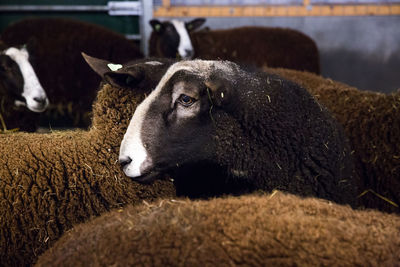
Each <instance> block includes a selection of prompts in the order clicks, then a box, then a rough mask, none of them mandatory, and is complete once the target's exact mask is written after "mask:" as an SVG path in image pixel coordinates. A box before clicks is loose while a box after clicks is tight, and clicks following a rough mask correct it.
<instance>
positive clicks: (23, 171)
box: [0, 57, 175, 266]
mask: <svg viewBox="0 0 400 267" xmlns="http://www.w3.org/2000/svg"><path fill="white" fill-rule="evenodd" d="M87 60H88V62H89V64H91V66H92V67H93V68H94V69H95V70H96V71H97V72H98V73H99V74H101V75H102V76H103V77H104V78H105V79H106V80H107V81H108V82H109V83H111V85H110V84H103V85H102V86H101V90H100V91H99V94H98V97H97V100H96V102H95V103H94V106H93V114H94V115H93V124H92V126H91V129H90V130H89V131H83V130H79V131H63V132H54V133H49V134H38V133H15V134H8V135H1V136H0V155H2V156H1V157H0V166H1V168H0V177H1V178H0V214H1V216H0V262H1V264H4V265H6V266H25V265H29V264H32V263H33V262H34V261H35V260H36V258H37V256H38V255H39V254H41V253H42V252H43V251H44V250H46V249H47V248H48V247H49V246H50V245H51V244H53V243H54V241H55V240H57V239H58V238H59V237H60V236H61V235H62V234H63V233H64V232H65V231H66V230H68V229H70V228H71V227H72V226H73V225H74V224H76V223H80V222H83V221H85V220H87V219H88V218H90V217H92V216H96V215H99V214H101V213H102V212H104V211H108V210H110V209H112V208H116V207H119V206H123V205H125V204H127V203H136V202H139V201H141V200H142V199H150V200H151V199H155V198H157V197H160V196H164V197H171V196H174V195H175V189H174V186H173V184H172V183H171V182H170V181H169V180H165V181H160V183H157V184H155V185H153V186H148V185H140V184H138V183H136V182H134V181H132V179H129V178H127V177H125V176H124V174H123V173H122V172H121V170H120V166H119V164H118V148H119V145H120V142H121V140H122V137H123V134H124V132H125V130H126V127H127V124H128V122H129V119H130V117H131V116H132V114H133V111H134V109H135V107H136V105H137V104H138V102H139V101H141V100H142V99H143V98H144V94H145V93H149V92H150V91H151V89H152V88H154V87H155V86H156V84H157V81H158V80H159V79H160V78H161V76H162V74H163V73H164V72H165V70H166V69H167V65H168V64H169V63H168V62H166V61H163V62H162V63H159V62H154V61H150V62H146V61H144V62H142V63H135V62H133V63H132V64H127V65H124V67H123V68H121V69H119V70H118V71H115V72H112V71H110V69H108V67H107V64H109V62H108V61H103V60H97V59H93V58H89V57H88V58H87ZM110 66H111V67H112V68H113V67H116V68H119V67H121V66H120V65H110Z"/></svg>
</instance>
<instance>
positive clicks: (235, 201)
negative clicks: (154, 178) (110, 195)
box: [36, 192, 400, 266]
mask: <svg viewBox="0 0 400 267" xmlns="http://www.w3.org/2000/svg"><path fill="white" fill-rule="evenodd" d="M399 229H400V217H398V216H395V215H390V214H385V213H381V212H378V211H355V210H353V209H351V208H349V207H345V206H341V205H337V204H333V203H330V202H328V201H325V200H321V199H316V198H306V199H303V198H299V197H297V196H294V195H289V194H283V193H281V192H276V193H273V194H271V195H264V196H256V195H253V196H242V197H229V198H217V199H212V200H209V201H204V200H203V201H189V200H162V201H159V202H156V203H150V204H143V205H136V206H127V207H125V208H123V209H120V210H115V211H112V212H110V213H107V214H105V215H103V216H101V217H100V218H96V219H94V220H92V221H90V222H88V223H86V224H81V225H79V226H77V227H75V228H74V229H73V230H72V231H70V232H67V233H66V234H65V235H64V236H63V237H62V238H61V239H60V240H59V241H58V242H57V243H56V244H55V245H54V247H52V248H50V249H49V250H48V251H46V252H45V253H44V254H43V255H42V256H41V257H40V258H39V260H38V264H37V265H36V266H398V265H400V231H399Z"/></svg>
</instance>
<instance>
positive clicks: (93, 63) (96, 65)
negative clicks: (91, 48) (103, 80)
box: [81, 52, 122, 77]
mask: <svg viewBox="0 0 400 267" xmlns="http://www.w3.org/2000/svg"><path fill="white" fill-rule="evenodd" d="M81 54H82V56H83V58H84V59H85V61H86V62H87V64H89V66H90V67H91V68H92V70H94V71H95V72H96V73H97V74H99V75H100V76H101V77H104V74H105V73H107V72H110V67H109V66H108V65H110V64H112V63H110V62H108V61H107V60H104V59H99V58H95V57H91V56H89V55H87V54H85V53H83V52H82V53H81ZM114 65H116V64H114ZM121 67H122V66H121Z"/></svg>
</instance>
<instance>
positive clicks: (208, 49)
mask: <svg viewBox="0 0 400 267" xmlns="http://www.w3.org/2000/svg"><path fill="white" fill-rule="evenodd" d="M204 21H205V20H204V19H195V20H192V21H189V22H186V23H185V22H183V21H178V20H171V21H164V22H160V21H158V20H151V21H150V24H151V25H152V27H153V32H152V34H151V36H150V40H149V53H150V56H154V57H169V58H175V57H176V56H177V55H179V56H180V57H182V58H184V59H190V58H193V57H194V58H199V59H212V60H216V59H222V60H230V61H233V62H237V63H240V64H246V65H255V66H258V67H262V66H268V67H282V68H289V69H296V70H306V71H310V72H314V73H317V74H318V73H319V72H320V67H319V52H318V48H317V46H316V44H315V42H314V41H313V40H312V39H311V38H310V37H308V36H307V35H305V34H303V33H301V32H298V31H296V30H292V29H282V28H268V27H241V28H234V29H226V30H212V31H206V30H203V31H197V32H196V31H194V30H195V29H197V28H198V27H200V26H201V25H202V24H203V23H204ZM189 35H190V36H189Z"/></svg>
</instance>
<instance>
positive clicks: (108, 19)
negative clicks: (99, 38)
mask: <svg viewBox="0 0 400 267" xmlns="http://www.w3.org/2000/svg"><path fill="white" fill-rule="evenodd" d="M107 2H108V1H107V0H57V1H54V0H53V1H52V0H41V1H40V3H39V1H37V0H1V4H0V6H1V5H107ZM27 17H66V18H73V19H78V20H82V21H86V22H91V23H94V24H98V25H102V26H104V27H106V28H109V29H111V30H114V31H116V32H119V33H122V34H138V33H139V17H138V16H109V15H108V13H107V12H42V11H41V12H1V11H0V32H2V31H3V30H4V29H5V28H6V27H7V26H8V25H9V24H11V23H12V22H15V21H18V20H21V19H24V18H27Z"/></svg>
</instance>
